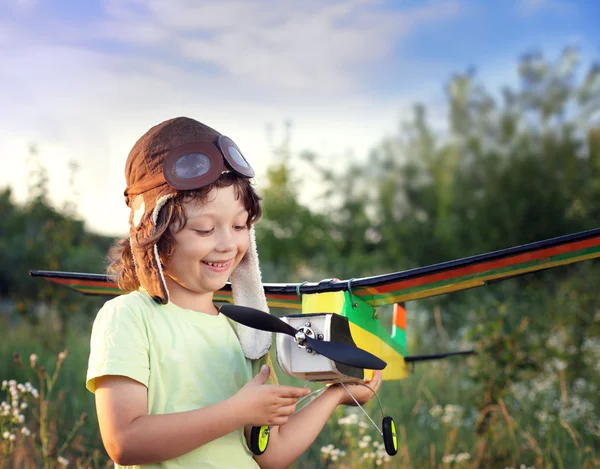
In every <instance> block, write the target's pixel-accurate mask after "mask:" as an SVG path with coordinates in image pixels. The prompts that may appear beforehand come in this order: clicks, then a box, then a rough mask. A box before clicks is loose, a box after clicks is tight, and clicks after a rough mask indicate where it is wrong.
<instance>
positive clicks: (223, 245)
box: [215, 229, 236, 252]
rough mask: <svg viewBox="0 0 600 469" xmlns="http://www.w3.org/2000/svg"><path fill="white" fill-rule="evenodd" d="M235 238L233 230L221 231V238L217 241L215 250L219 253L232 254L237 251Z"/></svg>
mask: <svg viewBox="0 0 600 469" xmlns="http://www.w3.org/2000/svg"><path fill="white" fill-rule="evenodd" d="M235 246H236V245H235V237H234V234H233V230H232V229H223V230H221V236H219V240H218V241H217V245H216V247H215V249H216V250H217V251H219V252H231V251H234V250H235Z"/></svg>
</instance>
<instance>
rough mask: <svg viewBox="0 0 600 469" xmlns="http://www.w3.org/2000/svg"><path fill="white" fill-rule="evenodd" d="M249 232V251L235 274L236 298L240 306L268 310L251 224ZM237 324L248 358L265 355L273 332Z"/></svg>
mask: <svg viewBox="0 0 600 469" xmlns="http://www.w3.org/2000/svg"><path fill="white" fill-rule="evenodd" d="M249 236H250V243H249V245H248V251H247V252H246V255H245V256H244V258H243V259H242V261H241V262H240V263H239V264H238V266H237V267H236V268H235V270H234V271H233V272H232V274H231V290H232V292H233V302H234V304H236V305H239V306H247V307H250V308H255V309H259V310H261V311H264V312H266V313H268V312H269V306H268V305H267V298H266V296H265V290H264V288H263V285H262V281H261V273H260V267H259V265H258V251H257V249H256V235H255V232H254V227H252V228H250V231H249ZM237 327H238V337H239V339H240V344H241V345H242V350H243V351H244V354H245V355H246V357H247V358H250V359H253V360H255V359H258V358H261V357H263V356H264V355H265V354H266V353H267V352H268V351H269V348H270V347H271V342H272V338H273V336H272V334H271V333H270V332H265V331H259V330H258V329H253V328H251V327H247V326H244V325H242V324H238V325H237Z"/></svg>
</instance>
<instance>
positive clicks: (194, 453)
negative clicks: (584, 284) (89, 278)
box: [87, 117, 381, 469]
mask: <svg viewBox="0 0 600 469" xmlns="http://www.w3.org/2000/svg"><path fill="white" fill-rule="evenodd" d="M125 173H126V179H127V189H126V191H125V196H126V202H127V204H128V206H129V207H130V208H131V214H130V217H129V223H130V236H129V238H128V239H125V240H122V241H121V242H120V243H119V256H118V257H117V258H115V259H114V261H113V263H112V264H111V266H110V267H109V272H110V273H111V274H112V275H113V276H114V277H116V279H117V281H118V283H119V286H120V287H121V289H123V290H125V291H126V292H129V293H128V294H126V295H122V296H120V297H117V298H115V299H113V300H111V301H108V302H107V303H106V304H105V305H104V307H103V308H102V309H101V310H100V312H99V313H98V316H97V318H96V320H95V322H94V327H93V331H92V339H91V352H90V359H89V366H88V374H87V387H88V389H89V390H90V391H92V392H94V393H95V397H96V408H97V412H98V420H99V424H100V431H101V435H102V439H103V442H104V445H105V447H106V449H107V452H108V454H109V455H110V457H111V458H112V459H113V460H114V461H115V463H116V467H123V466H133V467H139V466H143V467H161V468H174V467H177V468H219V469H223V468H232V469H234V468H235V469H244V468H256V467H261V468H263V469H265V468H284V467H288V466H289V465H290V464H291V463H292V462H293V461H294V460H296V459H297V458H298V456H300V455H301V454H302V453H303V452H304V451H305V450H306V449H307V448H308V447H309V446H310V444H311V443H312V442H313V441H314V439H315V438H316V436H317V435H318V434H319V432H320V431H321V429H322V428H323V426H324V425H325V422H326V421H327V419H328V418H329V416H330V415H331V413H332V412H333V410H334V409H335V408H336V407H337V406H338V405H340V404H353V403H354V401H353V400H352V399H351V398H350V396H348V395H347V393H346V392H345V391H344V390H343V388H340V387H338V386H332V387H330V388H328V389H327V390H326V391H325V392H323V393H322V394H321V395H320V396H319V397H317V398H316V399H314V400H313V401H312V402H311V403H309V404H308V405H306V406H305V407H304V408H302V409H301V410H300V411H298V412H297V413H296V412H295V407H296V402H297V400H298V399H299V398H300V397H302V396H305V395H307V394H308V392H309V390H308V389H304V388H298V387H293V386H280V385H278V384H277V381H276V377H275V376H274V373H273V371H272V368H271V367H270V362H269V359H268V354H267V352H268V350H269V347H270V345H271V339H272V338H271V334H270V333H265V332H262V331H257V330H254V329H250V328H247V327H244V326H242V325H236V326H235V327H236V329H235V330H234V328H233V327H232V324H231V323H230V322H229V321H228V320H227V319H226V318H225V317H224V316H223V315H222V314H219V312H218V310H217V309H216V307H215V306H214V304H213V294H214V292H215V291H218V290H220V289H221V288H223V286H224V285H225V283H226V282H227V280H228V279H229V278H231V284H232V291H233V296H234V302H235V304H240V305H244V306H250V307H254V308H257V309H261V310H263V311H267V310H268V308H267V304H266V299H265V296H264V291H263V289H262V285H261V281H260V270H259V267H258V255H257V252H256V246H255V239H254V228H253V226H254V223H255V222H256V221H257V220H258V218H259V217H260V215H261V209H260V203H259V202H260V199H259V197H258V196H257V195H256V193H255V191H254V189H253V188H252V186H251V184H250V179H251V178H252V177H253V176H254V171H253V170H252V168H251V167H250V165H249V164H248V162H247V160H246V159H245V158H244V156H243V155H242V153H241V151H240V149H239V148H238V147H237V146H236V145H235V143H234V142H233V141H232V140H231V139H229V138H227V137H225V136H222V135H220V134H219V133H218V132H217V131H215V130H214V129H211V128H210V127H208V126H206V125H204V124H201V123H200V122H197V121H195V120H192V119H189V118H183V117H180V118H176V119H172V120H169V121H166V122H163V123H162V124H159V125H157V126H155V127H153V128H152V129H150V130H149V131H148V132H147V133H146V134H145V135H144V136H142V138H140V140H138V142H137V143H136V144H135V145H134V147H133V149H132V150H131V152H130V154H129V157H128V159H127V163H126V169H125ZM261 364H262V367H260V365H261ZM259 368H260V371H258V370H259ZM268 379H270V382H269V383H268V384H267V380H268ZM380 383H381V375H380V373H376V374H375V376H374V378H373V380H372V381H371V383H370V385H371V387H372V389H373V390H374V391H377V389H378V388H379V385H380ZM352 390H353V395H354V397H355V398H356V399H357V401H358V402H360V403H361V404H362V403H365V402H366V401H368V399H369V398H370V397H371V396H372V392H371V391H370V390H369V389H367V388H366V387H363V386H353V387H352ZM260 425H271V426H273V429H272V431H271V434H270V438H269V447H268V448H267V450H266V451H265V452H264V453H263V454H262V455H260V456H254V455H253V454H252V453H251V452H250V450H249V449H248V445H247V441H246V438H247V437H248V435H249V429H250V428H251V427H252V426H260Z"/></svg>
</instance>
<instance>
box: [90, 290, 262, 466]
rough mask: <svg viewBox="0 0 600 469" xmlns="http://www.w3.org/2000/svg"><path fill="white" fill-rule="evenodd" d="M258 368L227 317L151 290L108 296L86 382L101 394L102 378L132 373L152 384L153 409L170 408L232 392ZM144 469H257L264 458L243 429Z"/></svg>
mask: <svg viewBox="0 0 600 469" xmlns="http://www.w3.org/2000/svg"><path fill="white" fill-rule="evenodd" d="M258 367H259V363H258V361H251V360H248V359H247V358H246V357H245V356H244V353H243V351H242V348H241V346H240V344H239V341H238V338H237V336H236V334H235V332H234V330H233V328H232V325H231V323H230V322H229V320H228V319H227V318H226V317H225V316H224V315H222V314H219V315H217V316H213V315H209V314H204V313H199V312H197V311H192V310H188V309H183V308H180V307H178V306H176V305H174V304H173V303H168V304H166V305H159V304H157V303H156V302H154V301H153V300H152V299H151V298H150V296H149V295H148V294H147V293H146V292H144V291H137V292H132V293H129V294H126V295H121V296H119V297H116V298H114V299H112V300H110V301H108V302H106V303H105V305H104V306H103V307H102V309H101V310H100V311H99V312H98V315H97V317H96V319H95V321H94V326H93V329H92V338H91V350H90V357H89V364H88V370H87V381H86V386H87V388H88V389H89V390H90V391H91V392H94V391H95V378H98V377H100V376H104V375H120V376H127V377H129V378H131V379H134V380H136V381H139V382H140V383H142V384H144V385H145V386H146V387H147V388H148V414H150V415H153V414H170V413H175V412H184V411H188V410H194V409H199V408H202V407H207V406H210V405H213V404H216V403H218V402H221V401H223V400H225V399H228V398H230V397H231V396H233V395H234V394H235V393H236V392H237V391H239V390H240V389H241V388H242V387H243V386H244V385H245V384H246V383H247V382H248V381H249V380H250V379H251V378H252V376H254V374H256V372H257V371H258ZM115 467H117V468H119V467H122V466H119V465H115ZM133 467H139V466H133ZM143 467H144V468H161V469H172V468H179V469H181V468H190V469H191V468H204V469H212V468H215V469H216V468H218V469H228V468H231V469H246V468H248V469H250V468H252V469H256V468H258V464H257V463H256V462H255V461H254V459H253V457H252V453H251V452H250V450H249V449H248V446H247V444H246V440H245V438H244V435H243V429H238V430H236V431H235V432H233V433H230V434H228V435H225V436H223V437H221V438H218V439H216V440H214V441H211V442H209V443H207V444H205V445H203V446H201V447H199V448H197V449H195V450H193V451H191V452H189V453H186V454H184V455H182V456H180V457H178V458H175V459H172V460H169V461H166V462H163V463H161V464H153V465H144V466H143Z"/></svg>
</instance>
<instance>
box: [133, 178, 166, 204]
mask: <svg viewBox="0 0 600 469" xmlns="http://www.w3.org/2000/svg"><path fill="white" fill-rule="evenodd" d="M166 183H167V181H166V180H165V176H164V175H163V173H162V171H161V172H160V173H158V174H155V175H154V176H152V177H150V178H148V179H145V178H144V179H142V180H141V181H138V182H136V183H133V184H131V185H129V186H127V188H126V189H125V192H124V195H125V197H126V198H127V201H128V202H129V198H130V197H132V196H135V195H138V194H143V193H144V192H147V191H149V190H152V189H155V188H157V187H158V186H161V185H163V184H166Z"/></svg>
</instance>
